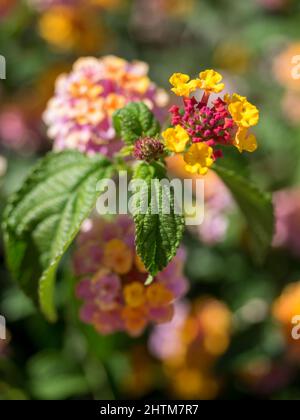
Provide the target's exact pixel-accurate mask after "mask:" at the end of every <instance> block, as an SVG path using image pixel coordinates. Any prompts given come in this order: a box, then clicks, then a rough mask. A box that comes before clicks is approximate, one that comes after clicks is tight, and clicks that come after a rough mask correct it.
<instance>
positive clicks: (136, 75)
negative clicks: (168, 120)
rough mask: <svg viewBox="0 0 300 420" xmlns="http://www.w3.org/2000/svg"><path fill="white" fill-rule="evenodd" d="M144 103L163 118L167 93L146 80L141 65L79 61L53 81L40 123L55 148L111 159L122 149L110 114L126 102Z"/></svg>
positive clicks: (108, 59) (108, 60) (120, 61)
mask: <svg viewBox="0 0 300 420" xmlns="http://www.w3.org/2000/svg"><path fill="white" fill-rule="evenodd" d="M132 101H143V102H145V103H146V105H147V106H148V107H149V108H150V109H151V110H152V111H153V112H154V113H155V115H156V117H157V118H158V119H160V120H162V118H163V116H164V115H165V107H166V105H167V102H168V97H167V94H166V93H165V92H164V91H162V90H160V89H158V88H157V87H156V85H155V84H154V83H152V82H151V81H150V79H149V77H148V66H147V64H146V63H143V62H138V61H135V62H132V63H129V62H127V61H125V60H123V59H121V58H118V57H115V56H106V57H103V58H102V59H96V58H91V57H89V58H81V59H79V60H78V61H77V62H76V63H75V64H74V66H73V71H72V72H71V73H70V74H64V75H61V76H60V77H59V78H58V80H57V82H56V90H55V95H54V97H53V98H52V99H51V100H50V101H49V103H48V107H47V110H46V112H45V113H44V121H45V123H46V124H47V125H48V126H49V130H48V135H49V137H50V138H52V139H53V140H54V148H55V149H56V150H62V149H65V148H71V149H78V150H80V151H81V152H86V153H89V154H94V153H97V152H98V153H102V154H104V155H106V156H112V155H113V154H114V153H116V152H118V151H119V150H120V149H121V147H122V142H121V141H120V140H119V139H116V134H115V130H114V128H113V125H112V116H113V113H114V112H115V111H116V110H117V109H120V108H122V107H124V106H125V105H126V104H127V103H128V102H132Z"/></svg>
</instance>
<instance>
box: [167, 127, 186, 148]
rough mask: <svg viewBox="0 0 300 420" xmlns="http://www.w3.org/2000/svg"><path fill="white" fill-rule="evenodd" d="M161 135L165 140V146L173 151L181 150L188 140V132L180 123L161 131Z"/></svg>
mask: <svg viewBox="0 0 300 420" xmlns="http://www.w3.org/2000/svg"><path fill="white" fill-rule="evenodd" d="M162 137H163V139H164V140H165V145H166V148H167V149H168V150H170V151H171V152H175V153H181V152H183V151H184V150H185V148H186V145H187V143H188V142H189V140H190V137H189V135H188V133H187V132H186V130H185V129H184V128H182V127H181V126H180V125H176V126H175V128H168V129H167V130H165V131H164V132H163V133H162Z"/></svg>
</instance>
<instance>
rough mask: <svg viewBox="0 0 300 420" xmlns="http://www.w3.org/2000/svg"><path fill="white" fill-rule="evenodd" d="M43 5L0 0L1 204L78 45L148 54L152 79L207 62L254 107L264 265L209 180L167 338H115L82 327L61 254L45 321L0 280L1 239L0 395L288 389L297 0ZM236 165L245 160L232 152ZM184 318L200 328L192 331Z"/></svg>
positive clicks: (292, 362) (294, 277)
mask: <svg viewBox="0 0 300 420" xmlns="http://www.w3.org/2000/svg"><path fill="white" fill-rule="evenodd" d="M57 3H59V1H58V2H56V1H51V0H50V1H43V0H27V1H26V0H23V1H21V0H19V1H16V0H0V25H1V29H0V54H1V55H3V56H4V57H5V58H6V63H7V69H6V72H7V79H6V80H1V82H0V210H1V211H2V209H3V207H4V205H5V202H6V199H7V197H8V195H9V194H10V193H11V192H12V191H14V190H15V189H16V188H17V187H18V185H20V183H21V182H22V179H24V176H25V175H26V174H27V173H28V170H29V169H30V167H31V166H32V164H33V163H34V161H35V160H36V159H37V158H39V157H40V156H42V155H43V154H45V153H46V152H47V151H48V150H50V149H51V147H52V145H51V142H50V141H49V140H48V139H47V136H46V129H45V127H44V125H43V123H42V119H41V115H42V112H43V111H44V109H45V106H46V103H47V101H48V100H49V98H50V97H51V96H52V94H53V91H54V81H55V79H56V77H57V76H58V75H59V74H60V73H62V72H65V71H68V70H69V69H70V68H71V66H72V63H73V62H74V61H75V60H76V59H77V58H79V57H81V56H87V55H93V56H98V57H99V56H102V55H105V54H115V55H118V56H121V57H124V58H125V59H128V60H133V59H139V60H143V61H145V62H147V63H148V64H149V65H150V76H151V78H152V79H153V80H154V81H155V82H156V83H157V84H158V85H159V86H162V87H165V88H166V89H169V87H168V78H169V75H170V74H171V73H173V72H177V71H180V72H186V73H188V74H192V75H194V74H197V73H198V72H199V70H201V69H205V68H215V69H217V70H218V71H220V72H221V73H222V74H223V75H224V78H225V82H226V84H227V88H228V90H230V91H238V92H242V94H243V95H245V96H246V95H247V96H248V97H249V99H250V100H251V101H252V102H253V103H255V104H258V105H259V108H260V111H261V121H260V124H259V125H258V127H257V128H256V134H257V137H258V141H259V150H258V151H257V152H256V153H255V154H253V155H251V156H250V158H249V159H250V163H249V169H247V170H249V173H251V177H252V178H253V179H255V180H256V181H257V183H258V184H259V185H260V186H261V187H262V188H265V189H267V190H270V191H272V192H273V193H274V203H275V208H276V235H275V239H274V245H273V248H272V249H271V250H270V253H269V254H268V256H267V258H266V261H265V262H264V263H263V264H262V265H257V264H255V262H254V261H253V259H252V257H251V255H250V253H249V251H248V243H247V232H246V231H245V229H244V224H243V220H242V219H241V216H240V214H239V213H238V212H237V210H236V208H235V205H234V203H233V202H232V200H231V198H230V196H229V194H228V192H227V191H226V189H225V188H224V186H223V185H222V184H221V183H220V181H219V180H218V179H215V177H209V178H208V181H207V183H208V192H207V210H206V218H207V219H206V221H205V223H204V224H203V225H201V226H200V227H199V229H197V230H194V229H193V230H190V231H188V232H187V234H186V237H185V246H186V249H187V260H186V267H185V271H186V276H187V277H188V279H189V282H190V285H191V287H190V291H189V294H188V296H187V298H186V300H185V302H183V303H182V305H183V306H182V308H181V309H180V308H179V309H178V320H177V324H176V322H175V324H176V325H175V324H174V322H173V324H172V327H169V330H172V331H171V332H172V333H173V336H170V337H169V336H168V335H167V331H165V335H164V331H163V326H162V327H159V328H158V329H155V331H154V332H153V329H152V330H151V329H149V330H147V331H146V333H145V334H143V336H142V337H140V338H129V337H128V336H126V335H125V334H114V335H110V336H101V335H99V334H97V333H96V332H95V331H94V330H93V329H92V327H90V326H86V325H83V324H82V323H81V321H79V319H78V310H79V302H78V300H77V299H76V298H75V297H74V291H73V290H74V284H75V279H74V276H73V275H72V268H71V265H70V258H69V256H67V257H66V258H65V259H64V263H63V264H62V265H61V268H60V271H59V281H58V290H57V301H58V303H59V314H60V317H59V322H58V323H57V324H55V325H50V324H48V323H47V322H46V321H45V320H44V319H43V318H42V316H41V315H40V314H39V313H38V312H37V311H36V309H35V308H34V307H33V306H32V304H31V302H30V301H29V300H27V298H26V297H25V296H24V295H23V293H22V292H21V291H20V290H19V289H18V288H17V286H16V285H15V284H14V283H13V281H12V279H11V278H10V276H9V273H8V272H7V271H6V269H5V263H4V255H3V249H2V247H1V248H0V313H1V314H3V315H5V317H6V319H7V324H8V330H9V334H8V337H7V340H5V341H3V340H0V399H1V398H2V399H77V398H79V399H90V398H98V399H106V398H107V399H112V398H146V397H153V398H196V399H197V398H199V399H200V398H204V399H206V398H209V399H217V398H222V399H262V398H268V399H300V375H299V373H300V341H293V340H292V339H291V338H290V337H291V328H292V324H291V319H292V317H293V316H294V315H300V265H299V262H300V239H299V238H300V187H299V185H300V164H299V153H300V80H299V79H298V80H295V79H293V78H292V75H291V68H292V63H291V60H292V57H293V56H297V55H300V30H299V19H300V4H299V2H298V1H297V0H294V1H293V0H249V1H239V0H186V1H182V0H151V1H149V0H98V1H97V0H94V1H92V0H90V1H85V2H84V5H82V4H81V5H80V1H78V2H76V1H74V2H73V3H74V5H73V6H72V7H70V6H65V5H61V4H58V5H57ZM62 3H63V2H62ZM71 3H72V2H71ZM237 170H241V171H245V168H244V161H242V166H239V167H238V168H237ZM172 171H173V172H174V173H178V167H177V166H176V165H175V166H174V167H172V168H171V172H172ZM180 311H181V312H180ZM197 322H198V323H200V324H201V325H202V329H201V334H200V335H201V337H200V338H199V336H198V337H197V338H195V335H193V334H194V333H193V331H194V329H193V328H195V326H194V325H195V324H197ZM193 326H194V327H193ZM176 331H177V336H176V337H177V338H176V340H177V341H176V340H175V335H176ZM178 331H180V333H178ZM174 334H175V335H174ZM160 335H162V336H163V337H164V338H163V339H161V340H159V342H160V343H161V348H160V349H157V345H155V342H156V340H157V339H159V337H160ZM178 336H179V338H178ZM157 337H158V338H157ZM172 340H175V341H172ZM178 340H179V341H180V340H181V341H180V343H179V344H178ZM165 342H167V343H168V342H169V343H174V342H175V343H177V344H176V346H177V347H176V348H177V349H178V354H173V355H172V356H171V355H170V354H169V353H168V351H167V350H166V351H165V352H164V351H163V349H164V347H163V345H164V343H165ZM165 344H166V343H165ZM179 349H181V350H179ZM182 349H183V350H182ZM180 351H184V352H185V354H186V355H187V356H186V358H185V360H184V361H183V360H182V358H181V356H180V354H179V353H180ZM183 384H184V385H183Z"/></svg>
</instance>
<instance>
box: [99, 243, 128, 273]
mask: <svg viewBox="0 0 300 420" xmlns="http://www.w3.org/2000/svg"><path fill="white" fill-rule="evenodd" d="M103 262H104V265H105V266H106V267H108V268H112V269H113V270H114V271H115V272H116V273H118V274H126V273H128V272H129V271H130V269H131V267H132V264H133V254H132V252H131V250H130V248H129V247H128V246H127V245H126V244H125V243H124V242H123V241H121V240H120V239H112V240H111V241H109V242H107V244H106V245H105V247H104V257H103Z"/></svg>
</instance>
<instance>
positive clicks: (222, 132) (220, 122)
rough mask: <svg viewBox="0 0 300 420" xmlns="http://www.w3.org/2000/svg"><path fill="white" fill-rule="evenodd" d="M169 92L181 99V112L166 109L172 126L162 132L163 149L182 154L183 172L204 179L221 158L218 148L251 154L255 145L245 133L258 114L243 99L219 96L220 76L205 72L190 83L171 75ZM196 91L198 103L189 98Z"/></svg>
mask: <svg viewBox="0 0 300 420" xmlns="http://www.w3.org/2000/svg"><path fill="white" fill-rule="evenodd" d="M170 83H171V85H172V86H173V88H172V91H173V92H174V93H175V94H176V95H177V96H181V97H183V109H181V108H180V107H178V106H173V107H172V108H171V109H170V113H171V115H172V126H173V127H171V128H168V129H167V130H165V131H164V132H163V138H164V141H165V145H166V148H167V149H168V150H169V151H171V152H175V153H183V156H184V160H185V162H186V170H187V171H188V172H190V173H198V174H200V175H205V174H206V173H207V171H208V168H209V167H210V166H211V165H212V164H213V163H214V161H215V160H216V159H218V158H220V157H222V149H221V147H220V146H235V147H236V148H237V149H238V150H239V151H240V152H243V151H247V152H254V151H255V150H256V149H257V141H256V137H255V135H254V134H252V133H250V132H249V129H250V128H251V127H252V126H255V125H256V124H257V123H258V121H259V111H258V109H257V107H256V106H255V105H252V104H251V103H250V102H249V101H248V100H247V98H246V97H244V96H240V95H238V94H236V93H235V94H233V95H229V94H226V95H224V96H223V97H217V98H216V99H211V95H212V94H219V93H220V92H222V91H223V89H224V87H225V85H224V83H222V76H221V75H220V74H219V73H217V72H216V71H214V70H206V71H203V72H201V73H200V74H199V78H197V79H194V80H191V79H190V77H189V76H188V75H186V74H182V73H175V74H173V75H172V77H171V78H170ZM197 89H202V90H203V91H204V93H203V95H202V97H201V99H200V100H197V99H196V98H195V96H192V97H190V95H191V94H192V93H193V92H195V91H196V90H197Z"/></svg>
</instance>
